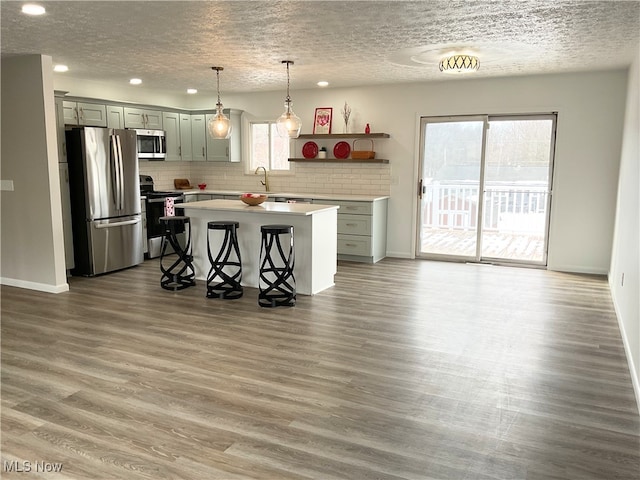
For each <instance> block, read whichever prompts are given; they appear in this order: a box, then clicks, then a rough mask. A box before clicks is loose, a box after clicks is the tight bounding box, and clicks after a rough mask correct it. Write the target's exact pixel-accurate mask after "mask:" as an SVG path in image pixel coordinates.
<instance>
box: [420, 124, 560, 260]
mask: <svg viewBox="0 0 640 480" xmlns="http://www.w3.org/2000/svg"><path fill="white" fill-rule="evenodd" d="M554 144H555V115H528V116H489V117H486V116H483V117H451V118H444V119H443V118H423V119H422V124H421V166H420V172H421V178H420V191H419V195H420V208H419V218H418V242H417V255H418V256H421V257H431V258H441V259H446V258H450V259H454V260H466V261H498V262H513V263H527V264H534V265H546V260H547V230H548V224H549V205H550V198H551V196H550V192H551V170H552V159H553V148H554Z"/></svg>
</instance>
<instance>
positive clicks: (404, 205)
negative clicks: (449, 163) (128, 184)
mask: <svg viewBox="0 0 640 480" xmlns="http://www.w3.org/2000/svg"><path fill="white" fill-rule="evenodd" d="M626 82H627V76H626V71H624V70H616V71H605V72H590V73H575V74H565V75H539V76H522V77H508V78H497V79H478V80H474V79H469V80H465V79H456V80H451V79H450V77H449V78H448V79H447V80H446V81H442V82H435V83H433V82H432V83H414V84H403V85H386V86H372V87H358V88H349V89H332V88H326V89H320V88H318V89H314V90H304V91H297V90H292V92H291V97H292V99H293V102H294V103H293V108H294V111H295V112H296V113H297V114H298V115H299V116H300V117H301V119H302V121H303V127H302V132H303V133H311V131H312V122H313V115H314V110H315V108H316V107H333V114H334V117H333V118H334V120H333V131H334V132H338V133H339V132H342V124H341V118H340V109H341V108H342V106H343V105H344V102H345V101H347V102H348V103H349V105H350V106H351V107H352V109H353V113H352V123H353V127H352V128H353V129H354V131H357V132H362V131H363V130H364V125H365V124H366V123H369V124H370V125H371V128H372V131H374V132H387V133H389V134H390V135H391V138H389V139H387V140H379V141H377V142H376V147H375V149H376V155H377V156H378V157H379V158H388V159H390V160H391V164H390V166H389V167H388V171H387V172H382V175H383V176H384V177H385V178H388V181H389V185H388V189H389V190H388V191H389V193H390V195H391V201H390V204H389V223H388V225H389V235H388V241H387V246H388V247H387V248H388V254H389V255H390V256H396V257H408V258H411V257H413V256H414V254H415V229H416V228H415V227H416V208H417V207H416V205H417V202H416V194H417V182H416V176H417V169H418V153H417V152H418V139H419V129H418V125H419V117H420V116H442V115H444V116H446V115H464V114H485V113H488V114H509V113H537V112H544V113H547V112H553V111H556V112H558V135H557V142H556V161H555V171H554V186H555V189H554V196H553V201H552V213H551V218H552V221H551V226H550V246H549V257H548V266H549V269H552V270H565V271H574V272H588V273H599V274H606V273H607V272H608V270H609V265H610V262H611V245H612V237H613V222H614V212H615V206H616V191H617V178H618V168H619V158H620V149H621V138H622V128H623V120H624V106H625V97H626ZM64 87H66V88H64ZM293 87H294V88H295V83H294V84H293ZM56 89H62V90H69V92H70V95H80V94H82V95H84V96H89V97H91V96H94V97H97V98H104V91H102V90H100V89H95V90H90V89H89V90H88V89H87V85H86V84H84V85H83V86H82V88H80V87H78V88H74V86H73V83H72V82H70V81H68V80H67V81H66V83H65V84H64V85H63V84H60V85H58V84H56ZM127 92H128V93H127V95H128V94H129V90H128V91H127ZM124 96H125V95H124V94H123V95H121V97H124ZM284 96H285V92H284V85H283V90H282V91H278V92H258V93H248V94H225V95H223V98H222V101H223V103H224V105H225V107H229V108H237V109H240V110H244V111H246V112H249V113H251V114H252V115H253V116H255V117H259V118H273V119H275V118H277V117H278V116H279V115H280V114H281V113H282V110H283V109H284ZM127 99H128V100H133V98H130V97H127ZM181 99H182V100H183V101H184V102H185V103H184V104H183V105H177V106H183V107H184V108H192V109H196V108H211V106H212V105H211V103H212V102H211V100H212V99H211V98H209V97H204V96H202V97H201V96H200V95H198V97H189V98H186V97H184V96H183V97H181ZM181 99H174V100H172V101H174V102H180V101H181ZM140 101H143V99H141V100H140ZM153 168H154V169H156V170H157V169H160V168H168V169H171V168H175V167H174V166H169V165H166V166H159V165H158V166H156V165H154V166H153ZM184 168H185V170H186V171H185V172H184V174H185V176H187V177H188V176H189V175H190V173H191V169H192V168H196V172H197V175H199V176H204V175H205V173H206V172H204V171H203V170H202V167H191V166H185V167H184ZM205 168H206V167H205ZM209 168H210V169H211V174H210V177H207V178H211V179H212V181H207V183H209V184H210V186H211V187H214V188H216V187H217V186H218V185H216V184H215V182H216V178H220V181H219V183H220V186H223V185H225V184H226V183H225V176H227V175H228V174H229V171H228V169H230V168H231V169H233V168H236V169H241V167H234V166H219V165H211V166H210V167H209ZM327 168H333V166H332V167H327ZM350 168H353V166H351V167H350ZM225 169H226V170H227V171H225ZM349 173H350V174H351V173H353V172H352V171H350V172H349ZM241 177H242V175H234V179H236V180H238V179H239V180H238V181H239V182H241V181H242V178H241ZM244 178H245V179H246V182H247V183H246V185H247V189H253V188H255V183H256V182H255V178H253V177H252V176H250V175H246V176H245V177H244ZM298 180H300V183H301V184H303V185H305V186H306V185H307V184H308V177H307V176H304V177H303V176H300V177H296V178H295V180H294V181H292V182H290V183H289V184H288V185H287V186H288V187H290V189H293V190H296V188H295V185H296V181H298ZM194 181H199V178H198V179H194ZM276 188H277V187H276Z"/></svg>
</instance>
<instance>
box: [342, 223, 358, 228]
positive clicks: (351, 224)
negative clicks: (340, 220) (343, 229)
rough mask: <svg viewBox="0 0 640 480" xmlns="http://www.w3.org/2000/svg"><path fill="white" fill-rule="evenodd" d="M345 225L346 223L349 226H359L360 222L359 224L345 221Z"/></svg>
mask: <svg viewBox="0 0 640 480" xmlns="http://www.w3.org/2000/svg"><path fill="white" fill-rule="evenodd" d="M345 225H346V226H347V227H357V226H358V224H357V223H345Z"/></svg>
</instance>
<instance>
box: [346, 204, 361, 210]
mask: <svg viewBox="0 0 640 480" xmlns="http://www.w3.org/2000/svg"><path fill="white" fill-rule="evenodd" d="M344 208H345V210H357V209H358V207H354V206H349V205H347V206H346V207H344Z"/></svg>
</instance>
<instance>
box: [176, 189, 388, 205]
mask: <svg viewBox="0 0 640 480" xmlns="http://www.w3.org/2000/svg"><path fill="white" fill-rule="evenodd" d="M177 191H179V192H183V193H186V194H190V193H203V194H209V195H238V196H240V195H241V194H243V193H246V192H245V191H236V190H207V189H205V190H199V189H197V188H196V189H191V190H177ZM253 193H265V192H253ZM267 195H269V197H270V199H273V198H275V197H286V198H313V199H318V200H323V199H324V200H346V201H352V202H374V201H376V200H382V199H385V198H389V196H386V195H350V194H346V193H291V192H268V193H267Z"/></svg>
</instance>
